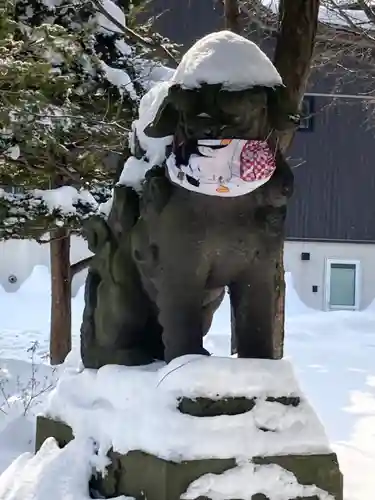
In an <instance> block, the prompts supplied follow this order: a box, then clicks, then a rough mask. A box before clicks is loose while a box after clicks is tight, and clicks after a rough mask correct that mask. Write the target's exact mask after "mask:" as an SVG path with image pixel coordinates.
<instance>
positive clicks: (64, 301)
mask: <svg viewBox="0 0 375 500" xmlns="http://www.w3.org/2000/svg"><path fill="white" fill-rule="evenodd" d="M50 261H51V330H50V362H51V365H58V364H61V363H63V362H64V361H65V358H66V356H67V355H68V354H69V352H70V350H71V348H72V340H71V323H72V319H71V318H72V313H71V279H70V236H69V232H68V230H67V229H65V228H58V229H56V230H55V231H54V233H53V235H52V238H51V243H50Z"/></svg>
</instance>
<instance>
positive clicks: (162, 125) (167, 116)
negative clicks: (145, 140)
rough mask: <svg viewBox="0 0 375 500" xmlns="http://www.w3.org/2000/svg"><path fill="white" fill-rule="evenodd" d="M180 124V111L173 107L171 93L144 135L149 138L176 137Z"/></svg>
mask: <svg viewBox="0 0 375 500" xmlns="http://www.w3.org/2000/svg"><path fill="white" fill-rule="evenodd" d="M177 122H178V111H177V110H176V108H175V107H174V106H173V100H172V94H171V92H169V93H168V95H167V96H166V97H165V98H164V100H163V102H162V103H161V105H160V106H159V109H158V112H157V113H156V116H155V118H154V120H153V121H152V122H151V123H150V124H149V125H147V127H146V128H145V130H144V133H145V134H146V135H148V136H149V137H155V138H157V137H167V136H168V135H174V133H175V130H176V127H177Z"/></svg>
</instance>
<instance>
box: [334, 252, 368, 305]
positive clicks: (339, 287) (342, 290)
mask: <svg viewBox="0 0 375 500" xmlns="http://www.w3.org/2000/svg"><path fill="white" fill-rule="evenodd" d="M359 267H360V263H359V262H358V261H344V260H330V259H329V260H328V261H327V267H326V309H328V310H335V309H358V308H359Z"/></svg>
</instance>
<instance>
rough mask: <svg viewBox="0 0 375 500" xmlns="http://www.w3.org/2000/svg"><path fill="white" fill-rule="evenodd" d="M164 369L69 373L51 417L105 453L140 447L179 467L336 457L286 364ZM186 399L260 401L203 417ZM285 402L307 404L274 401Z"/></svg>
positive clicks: (186, 363) (205, 363)
mask: <svg viewBox="0 0 375 500" xmlns="http://www.w3.org/2000/svg"><path fill="white" fill-rule="evenodd" d="M157 367H158V365H155V366H148V367H145V368H129V367H122V366H121V367H120V366H113V365H112V366H110V365H108V366H105V367H103V368H101V369H99V370H98V371H94V370H84V371H83V372H82V373H69V374H67V375H66V376H65V377H64V378H62V379H61V380H60V381H59V384H58V386H57V389H56V390H55V391H54V392H53V393H52V395H51V398H50V401H49V405H48V407H47V409H46V416H48V417H51V418H53V419H57V420H61V421H63V422H65V423H67V424H68V425H69V426H70V427H72V429H73V432H74V435H75V436H79V437H92V438H94V439H95V440H96V441H97V442H98V443H99V444H100V446H101V448H102V451H103V453H107V451H108V450H109V449H110V448H113V449H114V450H115V451H117V452H119V453H123V454H125V453H127V452H129V451H131V450H141V451H144V452H147V453H150V454H153V455H156V456H158V457H160V458H163V459H165V460H172V461H176V462H179V461H181V460H196V459H206V458H232V457H234V458H236V459H238V460H243V459H248V458H251V457H253V456H264V455H277V454H288V453H329V446H328V441H327V438H326V436H325V433H324V430H323V427H322V424H321V423H320V421H319V420H318V419H317V417H316V416H315V414H314V412H313V411H312V409H311V407H310V406H309V404H308V403H307V401H306V400H305V399H304V397H303V395H302V394H301V391H300V389H299V387H298V385H297V383H296V380H295V378H294V375H293V371H292V368H291V366H290V364H289V363H288V362H287V361H284V360H282V361H273V360H272V361H271V360H250V359H232V358H216V357H212V358H207V357H200V356H198V357H196V356H193V357H190V356H187V357H183V358H179V359H178V360H175V361H173V362H172V363H170V364H169V365H168V366H166V367H164V368H161V369H159V370H157ZM181 397H185V398H190V399H194V398H199V397H205V398H209V399H213V400H215V399H217V400H218V399H225V398H228V397H244V398H246V399H249V400H250V399H254V398H256V403H255V406H254V408H253V410H252V411H249V412H246V413H243V414H240V415H231V416H228V415H221V416H216V417H205V418H196V417H192V416H190V415H185V414H182V413H181V412H180V411H179V409H178V401H179V398H181ZM280 397H290V398H299V399H300V403H299V404H298V406H296V407H295V406H287V405H284V404H281V403H278V402H271V401H269V399H270V398H280ZM261 429H269V430H270V432H264V430H261Z"/></svg>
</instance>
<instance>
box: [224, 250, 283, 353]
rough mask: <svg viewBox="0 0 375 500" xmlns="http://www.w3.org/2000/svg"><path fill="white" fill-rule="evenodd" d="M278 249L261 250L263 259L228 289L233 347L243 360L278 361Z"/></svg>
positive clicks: (245, 270)
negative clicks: (276, 326)
mask: <svg viewBox="0 0 375 500" xmlns="http://www.w3.org/2000/svg"><path fill="white" fill-rule="evenodd" d="M271 244H272V243H271V242H268V245H271ZM281 244H282V243H281ZM277 246H278V245H275V248H274V249H273V251H272V252H271V251H270V249H269V248H259V250H258V251H259V253H260V258H258V259H257V260H255V261H254V262H253V263H250V265H249V267H248V269H244V270H243V272H242V273H241V275H240V276H238V278H237V280H234V281H233V282H232V283H231V284H230V286H229V293H230V302H231V313H232V314H231V316H232V318H231V322H232V347H233V344H235V346H236V351H237V354H238V356H239V357H240V358H266V359H277V358H278V357H279V351H278V350H277V349H276V345H277V342H276V340H277V339H276V338H275V335H276V334H277V331H276V328H275V324H276V318H277V301H278V297H279V293H280V291H279V288H278V276H279V268H278V266H279V262H278V255H279V252H278V251H277V250H278V248H277Z"/></svg>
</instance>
